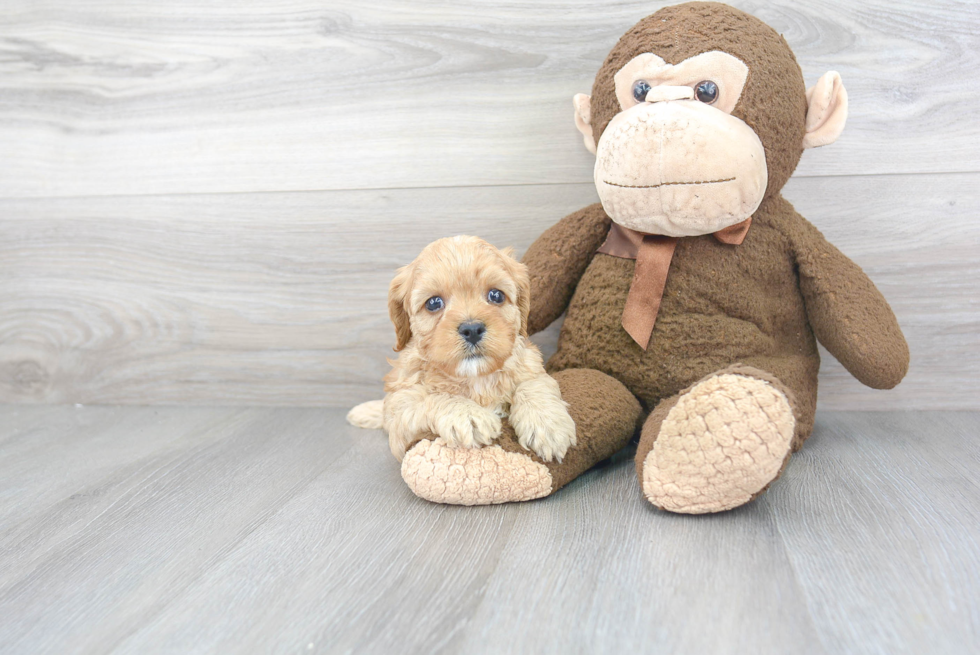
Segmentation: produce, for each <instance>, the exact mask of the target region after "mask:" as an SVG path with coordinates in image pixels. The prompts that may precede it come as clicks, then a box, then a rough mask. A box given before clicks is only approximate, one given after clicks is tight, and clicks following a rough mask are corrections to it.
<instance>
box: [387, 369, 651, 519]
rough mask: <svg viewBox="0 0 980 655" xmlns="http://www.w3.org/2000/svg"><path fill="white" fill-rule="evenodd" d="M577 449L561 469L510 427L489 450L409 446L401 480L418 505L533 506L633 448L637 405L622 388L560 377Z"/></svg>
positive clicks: (602, 378)
mask: <svg viewBox="0 0 980 655" xmlns="http://www.w3.org/2000/svg"><path fill="white" fill-rule="evenodd" d="M555 379H556V380H557V381H558V386H559V387H560V388H561V395H562V398H563V399H564V400H565V402H567V403H568V405H569V407H568V413H569V414H571V416H572V419H573V420H574V421H575V435H576V445H575V446H573V447H572V448H570V449H569V450H568V452H567V453H565V457H564V458H563V459H562V461H561V462H560V463H559V462H545V461H543V460H541V459H540V458H539V457H538V456H537V455H536V454H534V453H533V452H531V451H529V450H526V449H524V448H523V447H522V446H521V445H520V444H519V443H518V442H517V435H515V434H514V430H513V428H512V427H511V426H510V424H509V423H508V422H506V421H505V422H504V428H503V432H502V433H501V435H500V437H499V438H498V439H497V440H496V441H495V442H494V443H493V444H492V445H490V446H485V447H483V448H450V447H448V446H446V445H445V443H443V441H442V439H437V438H435V437H434V436H431V437H430V438H424V439H422V440H420V441H418V442H417V443H416V444H415V445H411V446H409V450H408V452H406V453H405V458H404V459H403V460H402V478H404V480H405V482H406V483H407V484H408V486H409V488H410V489H411V490H412V491H413V492H414V493H415V494H416V495H417V496H420V497H421V498H425V499H426V500H431V501H432V502H436V503H447V504H451V505H490V504H497V503H509V502H515V501H523V500H533V499H535V498H541V497H543V496H547V495H549V494H552V493H554V492H555V491H557V490H558V489H560V488H561V487H563V486H565V485H566V484H568V483H569V482H571V481H572V480H574V479H575V478H577V477H578V476H580V475H581V474H582V473H584V472H586V471H588V470H589V469H590V468H592V467H593V466H595V465H596V464H598V463H599V462H601V461H603V460H605V459H608V458H610V457H612V456H613V455H614V454H615V453H616V452H617V451H619V450H621V449H622V448H623V447H624V446H626V445H627V444H628V443H629V440H630V438H631V437H632V436H633V434H634V433H635V432H636V429H637V427H638V422H639V419H640V416H641V412H642V410H641V408H640V403H639V401H637V400H636V398H635V397H634V396H633V394H631V393H630V392H629V391H628V390H627V389H626V387H624V386H623V385H622V383H620V382H619V381H617V380H615V379H613V378H611V377H609V376H608V375H606V374H605V373H600V372H599V371H593V370H590V369H569V370H565V371H561V372H559V373H557V374H555Z"/></svg>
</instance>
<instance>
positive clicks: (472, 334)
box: [459, 321, 487, 346]
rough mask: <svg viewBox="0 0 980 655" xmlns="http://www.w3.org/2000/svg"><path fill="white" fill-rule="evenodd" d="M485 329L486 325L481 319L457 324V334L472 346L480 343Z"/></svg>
mask: <svg viewBox="0 0 980 655" xmlns="http://www.w3.org/2000/svg"><path fill="white" fill-rule="evenodd" d="M486 331H487V326H486V325H484V324H483V322H482V321H467V322H465V323H460V324H459V336H461V337H463V339H465V340H466V341H467V342H468V343H470V344H472V345H474V346H475V345H476V344H478V343H480V339H482V338H483V335H484V333H485V332H486Z"/></svg>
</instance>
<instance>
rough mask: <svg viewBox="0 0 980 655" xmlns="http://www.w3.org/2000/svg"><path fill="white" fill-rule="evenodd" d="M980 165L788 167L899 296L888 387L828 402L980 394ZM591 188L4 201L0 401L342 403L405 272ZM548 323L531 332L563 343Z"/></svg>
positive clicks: (829, 390) (823, 217)
mask: <svg viewBox="0 0 980 655" xmlns="http://www.w3.org/2000/svg"><path fill="white" fill-rule="evenodd" d="M978 188H980V175H977V174H962V175H920V176H871V177H820V178H799V179H794V180H791V182H790V184H789V186H788V187H787V189H786V196H787V197H788V198H789V199H790V200H791V201H792V202H794V203H795V204H796V206H797V209H798V210H799V211H800V212H801V213H803V214H804V215H805V216H807V217H808V218H809V219H810V220H811V221H812V222H813V223H815V224H816V225H817V226H818V227H819V228H820V229H822V230H823V231H824V232H825V233H826V235H827V237H828V238H829V239H830V240H831V241H832V242H833V243H835V244H836V245H837V246H838V247H839V248H841V250H843V252H844V253H846V254H847V255H849V256H850V257H852V258H853V259H854V260H855V261H856V262H858V263H859V264H860V265H861V266H863V267H864V268H865V269H866V270H867V271H868V273H869V275H870V276H871V278H872V279H873V280H874V281H875V282H876V283H877V284H878V286H879V287H880V288H881V290H882V291H883V292H884V294H885V296H886V297H887V298H888V299H889V301H890V302H891V304H892V306H893V308H894V309H895V312H896V314H897V315H898V317H899V322H900V323H901V325H902V328H903V329H904V330H905V333H906V335H907V337H908V339H909V342H910V344H911V349H912V367H911V371H910V373H909V376H908V378H907V379H906V380H905V381H904V382H903V383H902V384H901V385H900V386H899V387H898V388H897V389H895V390H892V391H887V392H877V391H872V390H870V389H867V388H865V387H862V386H861V385H860V384H859V383H858V382H856V381H855V380H853V379H852V378H851V377H850V375H849V374H847V373H846V372H845V371H844V370H843V369H842V368H841V367H840V365H839V364H837V363H836V362H835V361H833V359H832V358H830V357H829V356H826V357H825V364H824V371H823V379H822V381H821V390H820V402H821V406H822V407H824V408H828V409H829V408H849V409H859V408H863V409H884V408H895V409H901V408H919V409H929V408H932V409H937V408H940V409H941V408H946V409H956V408H960V409H967V408H977V407H980V330H978V329H977V325H978V324H980V296H978V294H977V289H978V288H980V259H978V258H977V256H976V253H977V252H978V251H980V223H978V222H977V220H976V216H977V215H980V194H978V191H977V189H978ZM594 200H595V191H594V189H593V187H592V186H591V185H588V184H582V185H545V186H540V187H481V188H448V189H414V190H397V191H396V190H387V191H346V192H322V193H307V194H299V193H289V194H255V195H248V194H247V195H217V196H160V197H154V196H149V197H126V198H92V199H51V200H16V201H15V200H6V201H0V216H2V217H3V218H2V219H0V400H3V401H6V402H62V403H64V402H70V403H76V402H77V403H85V404H89V403H103V404H112V403H124V404H146V403H149V404H154V403H156V404H181V403H191V404H209V403H218V404H259V405H345V406H346V405H350V404H352V403H354V402H356V401H361V400H366V399H369V398H373V397H380V394H381V383H380V380H381V377H382V375H383V374H384V373H385V372H386V371H387V370H388V367H387V364H386V363H385V358H386V357H388V356H390V355H391V354H392V353H391V347H392V345H393V329H392V327H391V325H390V323H389V321H388V316H387V306H386V293H387V286H388V283H389V281H390V279H391V277H392V275H393V273H394V270H395V269H396V268H397V267H398V266H401V265H403V264H406V263H408V261H410V260H411V259H412V258H413V257H414V256H415V254H416V253H417V252H418V251H419V250H421V248H422V247H423V246H424V245H425V244H426V243H428V242H429V241H431V240H433V239H435V238H438V237H441V236H445V235H448V234H454V233H474V234H479V235H482V236H484V237H485V238H487V239H488V240H490V241H491V242H493V243H496V244H497V245H499V246H505V245H513V246H515V247H517V249H518V250H519V251H523V249H524V248H526V247H527V246H528V245H529V244H530V243H531V242H532V241H533V240H534V238H535V237H536V236H537V235H538V234H540V233H541V232H542V231H543V230H544V229H545V228H546V227H548V226H549V225H550V224H551V223H553V222H555V221H557V220H558V218H560V217H561V216H563V215H565V214H567V213H570V212H572V211H574V210H575V209H578V208H580V207H582V206H583V205H585V204H588V203H590V202H593V201H594ZM556 337H557V326H555V327H553V328H552V329H551V330H549V332H548V333H547V334H544V335H542V337H540V338H538V339H537V340H538V342H539V343H541V344H542V345H543V349H544V350H545V351H546V352H549V351H553V349H554V341H555V339H556Z"/></svg>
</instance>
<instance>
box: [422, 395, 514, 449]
mask: <svg viewBox="0 0 980 655" xmlns="http://www.w3.org/2000/svg"><path fill="white" fill-rule="evenodd" d="M435 428H436V433H437V434H438V435H439V436H440V437H442V438H443V439H445V440H446V445H447V446H449V447H450V448H478V447H480V446H486V445H489V444H490V443H492V442H493V440H494V439H496V438H497V437H498V436H500V428H501V425H500V417H499V416H497V415H496V414H494V413H493V412H491V411H490V410H489V409H487V408H486V407H481V406H480V405H478V404H476V403H475V402H473V401H472V400H468V399H464V398H458V399H454V400H453V402H452V403H450V404H449V405H448V406H447V407H446V411H445V412H444V413H443V414H441V415H440V416H439V417H437V418H436V421H435Z"/></svg>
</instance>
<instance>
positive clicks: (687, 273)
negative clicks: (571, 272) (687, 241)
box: [548, 248, 819, 422]
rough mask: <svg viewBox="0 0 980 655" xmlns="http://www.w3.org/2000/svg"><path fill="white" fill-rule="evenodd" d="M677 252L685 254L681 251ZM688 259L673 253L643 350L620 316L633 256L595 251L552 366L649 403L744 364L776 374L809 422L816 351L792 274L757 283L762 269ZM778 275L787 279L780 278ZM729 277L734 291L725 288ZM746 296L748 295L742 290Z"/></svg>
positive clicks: (774, 274)
mask: <svg viewBox="0 0 980 655" xmlns="http://www.w3.org/2000/svg"><path fill="white" fill-rule="evenodd" d="M689 250H690V249H688V252H687V254H688V255H690V252H689ZM678 251H679V252H678V255H681V257H684V254H685V253H684V251H683V250H682V249H681V248H678ZM701 254H702V255H703V254H704V253H701ZM691 263H692V262H690V261H688V262H687V265H685V264H684V262H683V260H682V261H681V262H678V261H677V255H675V262H673V263H672V265H671V273H670V275H669V276H668V279H667V286H666V289H665V291H664V296H663V300H662V301H661V307H660V312H659V315H658V317H657V323H656V325H655V326H654V329H653V334H652V336H651V339H650V343H649V345H648V347H647V350H646V351H644V350H642V349H641V348H640V347H639V346H638V345H637V344H636V343H635V342H634V341H633V340H632V339H631V338H630V336H629V335H628V334H627V333H626V331H625V330H624V329H623V327H622V323H621V320H622V314H623V307H624V305H625V303H626V297H627V295H628V293H629V286H630V283H631V282H632V279H633V270H634V265H635V262H634V261H633V260H629V259H620V258H617V257H611V256H608V255H602V254H599V255H596V256H595V258H594V259H593V261H592V263H591V264H590V265H589V268H588V269H587V270H586V272H585V275H584V276H583V277H582V279H581V281H580V282H579V285H578V287H577V289H576V291H575V294H574V296H573V297H572V301H571V303H570V305H569V307H568V312H567V314H566V318H565V322H564V325H563V326H562V331H561V336H560V338H559V341H558V350H557V352H556V353H555V355H554V356H553V357H552V358H551V360H550V361H549V362H548V369H549V371H552V372H554V371H559V370H563V369H568V368H591V369H596V370H599V371H602V372H604V373H607V374H609V375H611V376H613V377H615V378H616V379H618V380H620V381H621V382H622V383H623V384H624V385H626V387H627V388H628V389H629V390H630V391H632V392H633V394H635V395H636V396H637V397H638V398H639V399H640V400H641V401H642V402H643V403H644V404H645V405H646V406H647V408H648V409H652V407H653V406H655V405H656V403H657V402H659V401H660V400H662V399H664V398H668V397H670V396H673V395H674V394H676V393H677V392H679V391H680V390H682V389H684V388H685V387H687V386H690V385H691V384H693V383H694V382H696V381H698V380H700V379H701V378H702V377H704V376H706V375H708V374H710V373H713V372H715V371H718V370H720V369H722V368H725V367H727V366H729V365H731V364H734V363H743V364H747V365H750V366H756V367H758V368H761V369H764V370H767V371H769V372H770V373H772V374H774V375H776V376H777V377H778V378H780V379H781V380H782V381H783V382H784V383H785V384H786V385H787V386H789V387H790V389H792V390H793V391H794V392H795V393H796V394H797V395H798V396H800V398H799V400H800V401H801V402H800V405H801V409H802V410H803V411H804V414H807V415H808V416H801V417H800V418H803V419H809V422H812V407H813V405H814V404H815V401H816V373H817V369H818V368H819V356H818V354H817V350H816V343H815V341H814V339H813V335H812V333H811V331H810V328H809V326H808V325H807V323H806V314H805V310H804V308H803V302H802V297H800V295H799V291H798V289H797V288H796V279H795V274H794V273H793V271H792V270H786V271H762V272H761V274H762V276H763V279H762V280H760V279H759V273H760V271H759V268H760V267H758V266H756V267H755V268H754V269H753V270H754V271H755V273H754V274H753V273H752V272H751V271H745V272H742V273H738V272H737V271H736V272H735V273H734V274H733V272H732V271H726V270H725V267H724V265H715V264H717V262H712V261H711V256H710V253H709V254H708V256H707V257H706V258H705V260H704V261H702V262H701V265H691ZM742 263H743V264H744V262H742ZM737 266H738V263H736V267H737ZM781 273H785V274H786V279H785V280H780V278H779V274H781ZM739 275H741V276H742V277H741V278H740V279H737V278H738V276H739ZM719 276H720V279H719ZM726 279H728V280H731V281H730V283H728V284H726V282H725V280H726ZM735 279H737V281H735ZM773 279H775V280H777V281H776V283H772V282H771V280H773ZM767 280H768V281H767ZM729 284H730V285H731V286H734V287H738V289H727V288H726V287H727V286H729ZM745 293H748V294H749V296H750V298H749V301H748V302H746V301H745V299H744V297H741V296H739V295H738V294H745ZM760 294H761V295H762V297H758V296H760ZM726 299H727V301H728V302H729V303H731V302H735V300H733V299H738V303H737V304H738V308H737V309H736V308H734V307H732V306H726V305H725V303H726Z"/></svg>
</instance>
